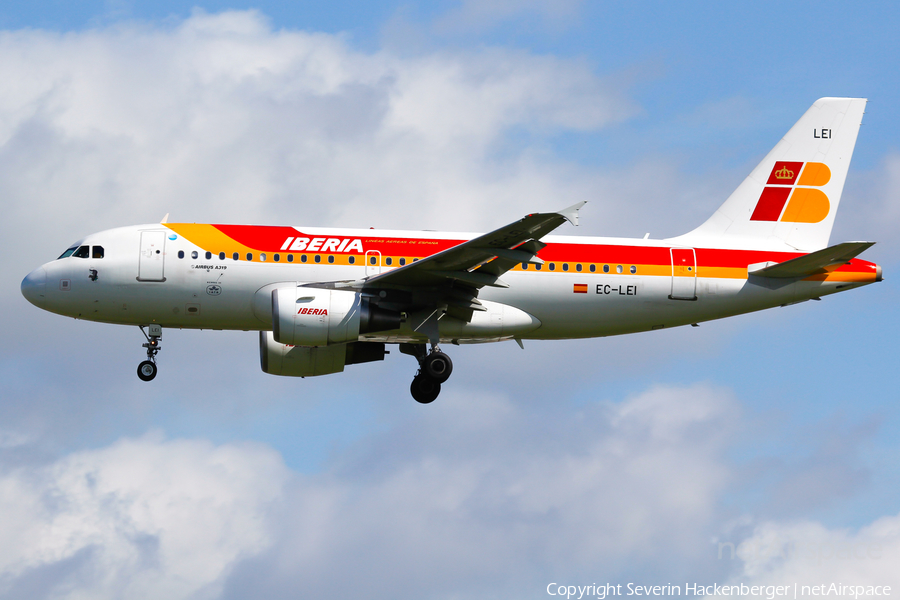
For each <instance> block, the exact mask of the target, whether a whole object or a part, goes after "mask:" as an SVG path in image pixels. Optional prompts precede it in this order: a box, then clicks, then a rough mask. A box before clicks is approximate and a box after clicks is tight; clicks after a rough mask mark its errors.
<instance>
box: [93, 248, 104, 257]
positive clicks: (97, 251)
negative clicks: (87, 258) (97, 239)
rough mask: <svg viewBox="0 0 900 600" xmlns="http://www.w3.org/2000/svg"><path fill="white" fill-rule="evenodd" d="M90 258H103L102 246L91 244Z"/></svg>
mask: <svg viewBox="0 0 900 600" xmlns="http://www.w3.org/2000/svg"><path fill="white" fill-rule="evenodd" d="M91 258H103V246H91Z"/></svg>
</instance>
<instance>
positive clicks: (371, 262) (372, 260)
mask: <svg viewBox="0 0 900 600" xmlns="http://www.w3.org/2000/svg"><path fill="white" fill-rule="evenodd" d="M376 262H377V259H376V258H375V255H374V254H373V255H372V256H370V257H369V264H370V265H374V264H375V263H376Z"/></svg>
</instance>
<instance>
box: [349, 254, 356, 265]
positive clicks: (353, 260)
mask: <svg viewBox="0 0 900 600" xmlns="http://www.w3.org/2000/svg"><path fill="white" fill-rule="evenodd" d="M347 262H348V263H350V264H351V265H352V264H353V263H355V262H356V257H355V256H348V257H347Z"/></svg>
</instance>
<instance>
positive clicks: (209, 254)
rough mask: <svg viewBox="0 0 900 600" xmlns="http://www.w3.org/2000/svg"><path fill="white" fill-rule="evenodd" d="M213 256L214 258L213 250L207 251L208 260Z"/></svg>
mask: <svg viewBox="0 0 900 600" xmlns="http://www.w3.org/2000/svg"><path fill="white" fill-rule="evenodd" d="M211 258H212V252H207V253H206V260H209V259H211Z"/></svg>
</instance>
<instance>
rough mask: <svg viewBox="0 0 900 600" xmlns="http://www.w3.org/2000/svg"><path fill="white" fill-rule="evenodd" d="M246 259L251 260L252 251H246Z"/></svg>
mask: <svg viewBox="0 0 900 600" xmlns="http://www.w3.org/2000/svg"><path fill="white" fill-rule="evenodd" d="M247 260H253V253H252V252H248V253H247Z"/></svg>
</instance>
